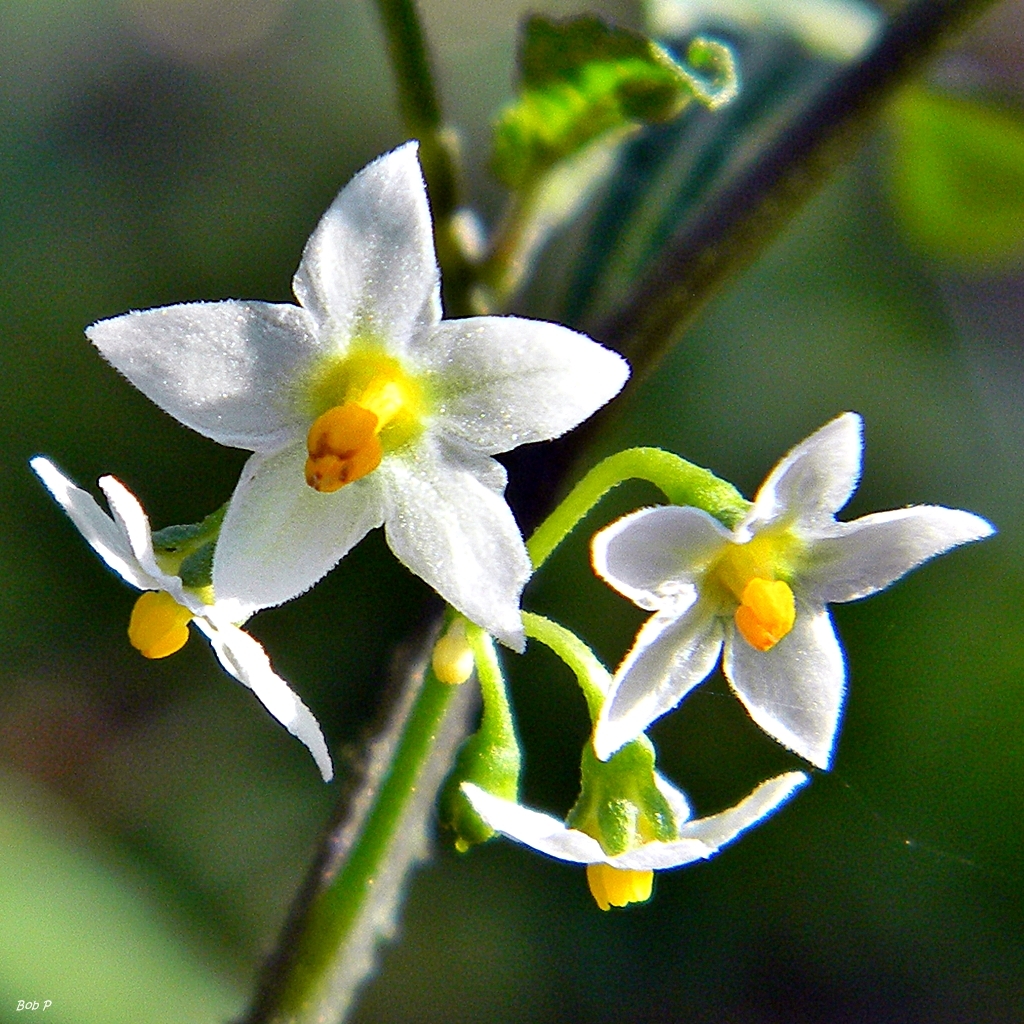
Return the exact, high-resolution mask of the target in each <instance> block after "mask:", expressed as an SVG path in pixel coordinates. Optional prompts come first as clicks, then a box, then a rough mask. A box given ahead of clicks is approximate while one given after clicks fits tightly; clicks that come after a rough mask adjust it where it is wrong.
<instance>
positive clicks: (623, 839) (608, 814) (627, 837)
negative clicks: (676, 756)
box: [566, 736, 679, 857]
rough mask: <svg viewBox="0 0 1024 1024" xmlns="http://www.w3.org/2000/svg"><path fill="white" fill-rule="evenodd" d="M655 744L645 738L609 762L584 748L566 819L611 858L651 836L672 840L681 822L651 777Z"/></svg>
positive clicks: (587, 746) (589, 746)
mask: <svg viewBox="0 0 1024 1024" xmlns="http://www.w3.org/2000/svg"><path fill="white" fill-rule="evenodd" d="M654 760H655V753H654V745H653V744H652V743H651V741H650V740H649V739H648V738H647V737H646V736H641V737H640V738H639V739H635V740H633V741H632V742H631V743H627V744H626V745H625V746H624V747H623V748H622V749H621V750H619V751H618V752H617V753H615V754H613V755H612V756H611V757H610V758H609V759H608V760H607V761H599V760H598V758H597V755H596V754H595V753H594V747H593V744H591V743H588V744H587V745H586V746H585V747H584V748H583V757H582V759H581V764H580V774H581V780H582V781H581V786H580V795H579V799H577V801H576V804H575V805H574V807H573V809H572V810H571V811H570V812H569V816H568V818H567V819H566V823H567V824H568V825H569V826H570V827H571V828H575V829H579V830H580V831H581V832H585V833H586V834H587V835H589V836H593V837H594V838H595V839H596V840H597V841H598V842H599V843H600V844H601V848H602V849H603V850H604V852H605V853H607V854H608V856H610V857H615V856H617V855H618V854H620V853H625V852H626V850H631V849H633V848H634V847H637V846H641V845H642V844H644V843H650V842H653V841H655V840H657V841H660V842H666V843H667V842H671V841H672V840H673V839H676V838H677V836H678V834H679V831H678V830H679V823H678V822H677V821H676V819H675V815H674V814H673V813H672V808H671V806H670V805H669V802H668V800H666V799H665V796H664V794H663V793H662V792H661V790H660V789H658V786H657V784H656V783H655V781H654Z"/></svg>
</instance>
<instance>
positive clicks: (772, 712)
mask: <svg viewBox="0 0 1024 1024" xmlns="http://www.w3.org/2000/svg"><path fill="white" fill-rule="evenodd" d="M723 667H724V669H725V674H726V677H727V678H728V680H729V682H730V683H731V684H732V688H733V690H734V691H735V692H736V695H737V696H738V697H739V698H740V700H741V701H743V704H744V705H745V707H746V709H747V711H749V712H750V717H751V718H753V719H754V721H755V722H756V723H757V724H758V725H759V726H760V727H761V728H762V729H764V731H765V732H767V733H768V734H769V735H770V736H773V737H774V738H775V739H777V740H778V741H779V742H780V743H782V744H784V745H785V746H787V747H789V748H790V750H793V751H795V752H796V753H797V754H799V755H800V756H801V757H803V758H806V759H807V760H808V761H810V762H811V764H813V765H815V766H817V767H818V768H828V766H829V762H830V760H831V758H832V747H833V744H834V743H835V737H836V730H837V729H838V727H839V715H840V712H841V711H842V707H843V696H844V694H845V692H846V666H845V664H844V662H843V652H842V649H841V648H840V646H839V641H838V640H837V639H836V634H835V630H834V629H833V628H832V619H831V617H830V616H829V614H828V611H827V610H826V609H824V608H809V607H807V606H806V605H805V604H803V603H802V602H800V601H798V603H797V613H796V622H795V624H794V626H793V629H792V630H791V631H790V632H789V633H788V634H787V635H786V636H785V637H784V638H783V639H782V640H780V641H779V642H778V643H777V644H776V645H775V646H774V647H773V648H771V650H768V651H756V650H754V648H753V647H751V646H750V644H748V643H747V642H746V641H745V640H744V639H743V638H742V637H740V636H739V635H738V634H737V632H736V630H735V629H729V631H728V634H727V636H726V641H725V658H724V662H723Z"/></svg>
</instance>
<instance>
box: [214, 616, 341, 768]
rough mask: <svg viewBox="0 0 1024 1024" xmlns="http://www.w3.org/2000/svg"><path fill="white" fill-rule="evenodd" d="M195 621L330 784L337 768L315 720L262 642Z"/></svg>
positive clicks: (227, 665)
mask: <svg viewBox="0 0 1024 1024" xmlns="http://www.w3.org/2000/svg"><path fill="white" fill-rule="evenodd" d="M194 621H195V624H196V625H197V626H198V627H199V628H200V629H201V630H202V631H203V632H204V633H205V634H206V635H207V636H208V637H209V639H210V644H211V646H212V647H213V649H214V651H215V652H216V654H217V657H218V658H219V659H220V663H221V664H222V665H223V666H224V668H225V669H227V671H228V672H229V673H230V674H231V675H233V676H234V677H235V678H236V679H237V680H238V681H239V682H240V683H243V684H244V685H245V686H247V687H249V689H250V690H252V692H253V693H254V694H256V696H257V697H258V698H259V699H260V701H261V702H262V703H263V706H264V707H265V708H266V709H267V710H268V711H269V712H270V713H271V715H273V716H274V718H276V719H277V720H278V721H279V722H280V723H281V724H282V725H283V726H284V727H285V728H286V729H287V730H288V731H289V732H290V733H291V734H292V735H293V736H295V737H296V738H297V739H299V740H301V741H302V742H303V743H304V744H305V745H306V747H307V748H308V749H309V752H310V753H311V754H312V755H313V760H314V761H316V765H317V767H318V768H319V769H320V774H321V775H322V776H323V778H324V782H330V780H331V778H333V776H334V766H333V765H332V764H331V755H330V753H329V752H328V750H327V744H326V742H325V741H324V735H323V733H322V732H321V731H320V726H319V724H318V723H317V720H316V718H314V717H313V713H312V712H311V711H310V710H309V708H307V707H306V705H305V704H303V703H302V701H301V700H299V698H298V697H297V696H296V695H295V694H294V693H293V692H292V690H291V689H290V687H289V686H288V684H287V683H286V682H285V681H284V680H283V679H282V678H281V677H280V676H279V675H277V673H276V672H274V670H273V669H272V668H271V666H270V659H269V658H268V657H267V652H266V651H265V650H264V649H263V647H262V645H261V644H260V643H259V641H258V640H256V639H254V638H253V637H251V636H250V635H249V634H248V633H246V632H244V631H243V630H241V629H239V628H238V627H237V626H233V625H231V624H229V623H219V622H218V623H217V624H214V623H213V622H211V621H210V620H208V619H205V618H202V617H198V618H196V619H195V620H194Z"/></svg>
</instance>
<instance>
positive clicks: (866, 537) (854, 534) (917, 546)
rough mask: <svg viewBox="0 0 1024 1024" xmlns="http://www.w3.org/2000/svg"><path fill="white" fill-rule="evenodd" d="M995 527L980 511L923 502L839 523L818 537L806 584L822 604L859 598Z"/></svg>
mask: <svg viewBox="0 0 1024 1024" xmlns="http://www.w3.org/2000/svg"><path fill="white" fill-rule="evenodd" d="M992 533H993V527H992V524H991V523H989V522H986V521H985V520H984V519H982V518H981V517H980V516H976V515H973V514H972V513H970V512H963V511H961V510H960V509H955V508H941V507H940V506H937V505H917V506H915V507H913V508H900V509H894V510H892V511H891V512H876V513H874V514H873V515H869V516H864V517H863V518H861V519H856V520H854V521H853V522H852V523H835V524H834V525H833V526H831V527H830V528H829V530H828V531H827V532H825V533H823V535H822V536H821V537H819V538H817V539H815V541H814V545H813V548H812V549H811V557H810V558H809V559H808V562H807V565H806V567H804V568H803V569H802V571H801V574H800V586H801V589H802V591H803V592H804V593H805V594H806V595H807V597H808V599H810V600H812V601H814V602H815V603H816V604H819V603H820V604H826V603H831V602H836V601H855V600H857V598H859V597H867V595H868V594H874V593H875V592H876V591H878V590H881V589H882V588H883V587H887V586H889V584H890V583H892V582H893V581H894V580H898V579H899V578H900V577H901V576H903V575H904V574H905V573H908V572H910V570H911V569H914V568H916V567H917V566H919V565H920V564H921V563H922V562H925V561H927V560H928V559H929V558H934V557H935V556H936V555H941V554H942V553H943V552H944V551H948V550H949V549H950V548H955V547H956V546H957V545H958V544H967V543H969V542H970V541H975V540H981V539H982V538H983V537H988V536H989V535H990V534H992Z"/></svg>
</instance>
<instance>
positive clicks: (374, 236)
mask: <svg viewBox="0 0 1024 1024" xmlns="http://www.w3.org/2000/svg"><path fill="white" fill-rule="evenodd" d="M416 150H417V145H416V143H415V142H409V143H406V144H405V145H404V146H400V147H399V148H398V149H396V150H394V151H392V152H391V153H386V154H385V155H384V156H382V157H379V158H378V159H377V160H374V161H373V163H371V164H368V165H367V166H366V167H364V168H363V169H362V170H361V171H360V172H359V173H358V174H357V175H356V176H355V177H354V178H353V179H352V180H351V181H350V182H349V183H348V184H347V185H346V186H345V187H344V188H343V189H342V190H341V192H340V193H339V194H338V197H337V199H335V200H334V202H333V203H332V204H331V207H330V209H328V211H327V212H326V213H325V214H324V215H323V217H322V218H321V220H320V223H319V224H318V225H317V227H316V230H315V231H314V232H313V234H312V235H311V236H310V239H309V241H308V242H307V243H306V248H305V250H304V251H303V254H302V262H301V263H300V264H299V269H298V271H296V274H295V279H294V281H293V282H292V287H293V289H294V291H295V295H296V297H297V298H298V300H299V302H301V303H302V305H303V306H305V307H306V309H308V310H309V312H310V313H312V314H313V317H314V318H315V319H316V321H317V323H318V324H319V326H320V328H321V330H327V329H328V328H329V330H330V333H332V334H334V335H335V337H337V338H339V339H340V340H341V341H342V342H344V341H347V339H348V338H350V337H351V336H353V335H354V334H357V333H364V334H369V335H372V336H376V337H377V338H378V339H379V340H381V341H386V342H387V343H388V348H389V349H390V350H391V351H392V353H393V354H394V355H397V356H401V355H403V354H404V352H405V349H406V346H407V344H408V342H409V340H410V339H411V338H412V337H414V336H416V335H417V334H419V333H420V332H421V331H423V330H425V329H427V328H429V327H430V326H432V325H433V324H435V323H437V321H438V320H439V319H440V317H441V297H440V296H441V291H440V289H441V284H440V273H439V271H438V268H437V260H436V259H435V257H434V230H433V225H432V224H431V220H430V208H429V206H428V204H427V192H426V187H425V186H424V184H423V173H422V171H421V170H420V164H419V160H418V158H417V156H416Z"/></svg>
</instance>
